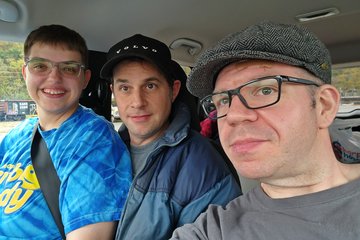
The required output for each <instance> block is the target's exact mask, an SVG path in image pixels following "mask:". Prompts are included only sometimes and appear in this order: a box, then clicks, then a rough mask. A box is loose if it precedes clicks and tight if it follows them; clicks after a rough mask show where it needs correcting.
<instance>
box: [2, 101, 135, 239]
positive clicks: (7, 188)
mask: <svg viewBox="0 0 360 240" xmlns="http://www.w3.org/2000/svg"><path fill="white" fill-rule="evenodd" d="M37 122H38V119H37V118H31V119H27V120H25V121H24V122H22V123H20V124H19V125H18V126H17V127H15V128H14V129H12V130H11V131H10V132H9V134H8V135H6V136H5V137H4V138H3V140H2V141H1V143H0V239H9V240H10V239H38V240H42V239H44V240H45V239H46V240H49V239H61V236H60V233H59V231H58V229H57V226H56V224H55V221H54V220H53V217H52V215H51V213H50V210H49V209H48V206H47V205H46V202H45V199H44V197H43V195H42V193H41V190H40V188H39V183H38V181H37V179H36V175H35V173H34V169H33V166H32V163H31V158H30V147H31V137H32V132H33V128H34V126H35V125H36V124H37ZM40 133H41V135H42V136H43V138H44V140H45V142H46V144H47V146H48V149H49V152H50V156H51V158H52V161H53V163H54V166H55V169H56V171H57V173H58V175H59V178H60V181H61V186H60V194H59V208H60V212H61V216H62V221H63V224H64V227H65V233H68V232H70V231H73V230H75V229H77V228H80V227H83V226H85V225H88V224H92V223H97V222H108V221H117V220H119V219H120V215H121V211H122V208H123V206H124V203H125V200H126V196H127V193H128V191H129V187H130V183H131V162H130V157H129V153H128V151H127V149H126V146H125V144H124V143H123V141H122V140H121V139H120V137H119V135H118V133H117V132H116V131H115V130H114V129H113V126H112V124H111V123H109V122H107V121H106V120H105V119H104V118H102V117H99V116H97V115H96V114H95V113H94V112H93V111H92V110H90V109H87V108H85V107H82V106H80V107H79V108H78V110H77V111H76V112H75V113H74V114H73V115H72V116H71V117H70V118H69V119H67V120H66V121H65V122H64V123H63V124H62V125H61V126H60V127H59V128H58V129H53V130H49V131H41V130H40Z"/></svg>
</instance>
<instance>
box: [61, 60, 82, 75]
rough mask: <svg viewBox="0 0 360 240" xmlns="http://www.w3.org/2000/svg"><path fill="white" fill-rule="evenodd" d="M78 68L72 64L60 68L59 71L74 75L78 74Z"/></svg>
mask: <svg viewBox="0 0 360 240" xmlns="http://www.w3.org/2000/svg"><path fill="white" fill-rule="evenodd" d="M79 68H80V66H79V65H77V64H74V63H66V64H63V65H62V66H61V71H62V72H63V73H67V74H70V75H76V74H78V72H79Z"/></svg>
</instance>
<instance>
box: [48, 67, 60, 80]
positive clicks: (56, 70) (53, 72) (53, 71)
mask: <svg viewBox="0 0 360 240" xmlns="http://www.w3.org/2000/svg"><path fill="white" fill-rule="evenodd" d="M60 75H61V73H60V69H59V65H57V64H54V65H53V66H52V67H51V69H50V72H49V76H53V77H59V76H60Z"/></svg>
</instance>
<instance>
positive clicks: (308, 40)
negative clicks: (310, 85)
mask: <svg viewBox="0 0 360 240" xmlns="http://www.w3.org/2000/svg"><path fill="white" fill-rule="evenodd" d="M250 59H262V60H270V61H275V62H280V63H285V64H289V65H293V66H299V67H302V68H305V69H306V70H308V71H309V72H310V73H312V74H314V75H315V76H317V77H318V78H320V79H321V80H322V81H323V82H324V83H331V58H330V54H329V51H328V49H327V48H326V47H325V45H324V44H323V43H322V42H321V41H320V40H319V39H318V38H317V37H316V36H315V35H314V34H313V33H311V32H310V31H308V30H307V29H306V28H304V27H301V26H297V25H292V24H279V23H272V22H262V23H260V24H257V25H253V26H250V27H248V28H246V29H244V30H243V31H240V32H237V33H233V34H230V35H228V36H227V37H225V38H224V39H222V40H221V41H220V42H218V44H217V45H216V46H214V47H213V48H211V49H208V50H207V51H205V52H204V53H203V54H202V55H201V56H200V57H199V59H198V60H197V62H196V64H195V66H194V68H193V69H192V71H191V72H190V75H189V78H188V80H187V83H186V86H187V88H188V89H189V91H190V92H191V93H192V94H193V95H195V96H197V97H199V98H202V97H205V96H206V95H208V94H211V93H212V91H213V89H214V85H215V82H214V81H215V79H216V77H217V75H218V74H219V72H220V70H221V69H223V68H224V67H225V66H226V65H228V64H230V63H232V62H236V61H238V60H250Z"/></svg>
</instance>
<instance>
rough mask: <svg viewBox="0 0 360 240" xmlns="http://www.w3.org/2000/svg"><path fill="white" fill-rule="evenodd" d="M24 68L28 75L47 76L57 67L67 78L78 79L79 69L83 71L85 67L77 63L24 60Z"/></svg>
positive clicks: (42, 59)
mask: <svg viewBox="0 0 360 240" xmlns="http://www.w3.org/2000/svg"><path fill="white" fill-rule="evenodd" d="M25 66H27V67H28V69H29V71H30V73H32V74H34V75H38V76H47V75H49V74H50V73H51V71H52V69H53V68H54V67H55V66H57V67H58V69H59V72H60V74H61V75H62V76H64V77H69V78H78V77H79V76H80V73H81V69H85V65H83V64H81V63H78V62H74V61H66V62H52V61H50V60H48V59H45V58H31V59H26V60H25Z"/></svg>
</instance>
